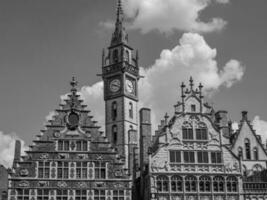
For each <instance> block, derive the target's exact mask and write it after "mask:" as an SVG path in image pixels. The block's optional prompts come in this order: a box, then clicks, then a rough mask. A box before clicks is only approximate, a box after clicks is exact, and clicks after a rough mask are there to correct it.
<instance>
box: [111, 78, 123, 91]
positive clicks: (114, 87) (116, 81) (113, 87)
mask: <svg viewBox="0 0 267 200" xmlns="http://www.w3.org/2000/svg"><path fill="white" fill-rule="evenodd" d="M120 87H121V82H120V80H119V79H114V80H112V81H111V82H110V85H109V88H110V90H111V91H112V92H117V91H119V89H120Z"/></svg>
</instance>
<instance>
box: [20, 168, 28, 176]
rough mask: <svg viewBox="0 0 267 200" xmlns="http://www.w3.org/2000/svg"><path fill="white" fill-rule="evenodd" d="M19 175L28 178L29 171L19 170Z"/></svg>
mask: <svg viewBox="0 0 267 200" xmlns="http://www.w3.org/2000/svg"><path fill="white" fill-rule="evenodd" d="M19 173H20V175H21V176H28V175H29V171H28V170H27V169H21V170H20V172H19Z"/></svg>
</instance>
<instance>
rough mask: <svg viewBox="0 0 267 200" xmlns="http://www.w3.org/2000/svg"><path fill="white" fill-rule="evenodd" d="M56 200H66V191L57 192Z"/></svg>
mask: <svg viewBox="0 0 267 200" xmlns="http://www.w3.org/2000/svg"><path fill="white" fill-rule="evenodd" d="M57 200H68V190H57Z"/></svg>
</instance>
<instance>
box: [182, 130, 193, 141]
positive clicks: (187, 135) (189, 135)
mask: <svg viewBox="0 0 267 200" xmlns="http://www.w3.org/2000/svg"><path fill="white" fill-rule="evenodd" d="M183 139H184V140H193V139H194V138H193V129H192V128H183Z"/></svg>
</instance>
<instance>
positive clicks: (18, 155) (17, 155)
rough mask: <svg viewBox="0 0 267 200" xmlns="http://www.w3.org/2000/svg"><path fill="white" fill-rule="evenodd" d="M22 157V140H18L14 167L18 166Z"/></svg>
mask: <svg viewBox="0 0 267 200" xmlns="http://www.w3.org/2000/svg"><path fill="white" fill-rule="evenodd" d="M20 157H21V142H20V140H16V142H15V152H14V161H13V168H14V167H15V166H16V163H17V162H19V161H20Z"/></svg>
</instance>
